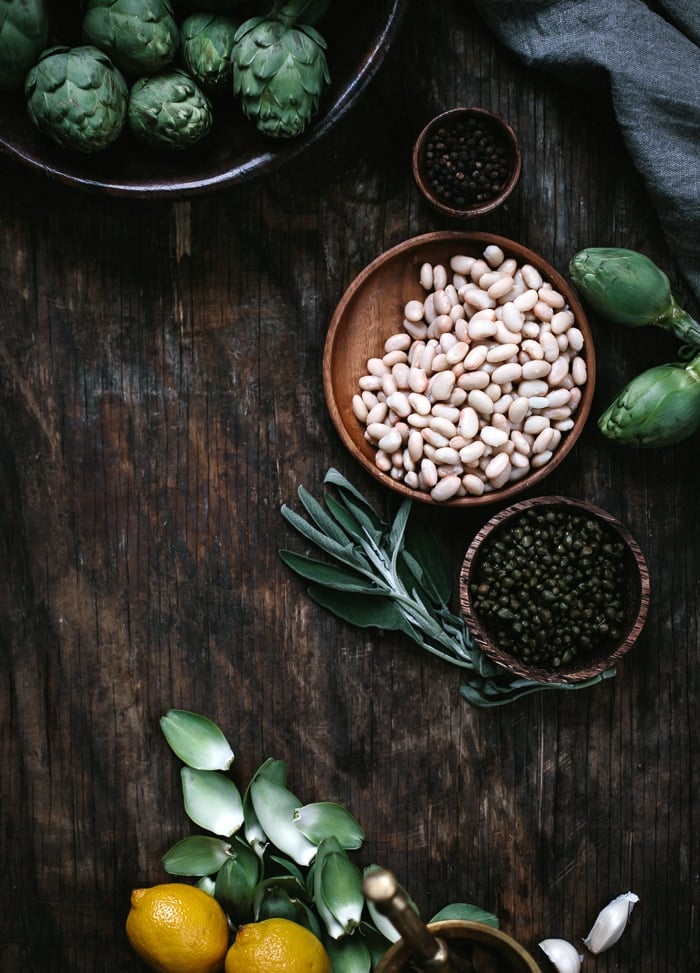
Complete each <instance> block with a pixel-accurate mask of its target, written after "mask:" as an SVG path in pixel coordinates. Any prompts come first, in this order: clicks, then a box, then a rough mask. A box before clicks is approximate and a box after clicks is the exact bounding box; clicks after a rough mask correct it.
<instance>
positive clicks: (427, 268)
mask: <svg viewBox="0 0 700 973" xmlns="http://www.w3.org/2000/svg"><path fill="white" fill-rule="evenodd" d="M420 284H421V287H422V288H423V290H426V291H431V290H432V289H433V265H432V264H430V263H424V264H423V265H422V267H421V269H420Z"/></svg>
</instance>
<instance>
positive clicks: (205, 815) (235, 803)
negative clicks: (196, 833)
mask: <svg viewBox="0 0 700 973" xmlns="http://www.w3.org/2000/svg"><path fill="white" fill-rule="evenodd" d="M180 776H181V779H182V794H183V798H184V804H185V812H186V813H187V815H188V817H189V818H190V819H191V820H192V821H194V823H195V824H198V825H199V826H200V828H204V829H205V830H206V831H211V832H213V833H214V834H217V835H224V836H226V837H230V836H231V835H232V834H233V833H234V832H235V831H238V829H239V828H240V827H241V825H242V824H243V802H242V801H241V795H240V793H239V792H238V788H237V787H236V785H235V784H234V783H233V781H232V780H229V779H228V777H224V775H223V774H221V773H219V772H218V771H216V770H194V769H193V768H192V767H183V768H182V770H181V771H180Z"/></svg>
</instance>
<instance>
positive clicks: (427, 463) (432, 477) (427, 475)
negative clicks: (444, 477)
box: [420, 457, 438, 487]
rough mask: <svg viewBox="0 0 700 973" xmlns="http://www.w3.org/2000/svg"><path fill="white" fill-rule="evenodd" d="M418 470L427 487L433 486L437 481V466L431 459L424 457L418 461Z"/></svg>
mask: <svg viewBox="0 0 700 973" xmlns="http://www.w3.org/2000/svg"><path fill="white" fill-rule="evenodd" d="M420 471H421V474H422V475H423V479H424V480H425V484H426V486H428V487H434V486H435V484H436V483H437V481H438V475H437V467H436V466H435V463H433V461H432V460H431V459H428V458H427V457H424V458H423V459H422V460H421V463H420Z"/></svg>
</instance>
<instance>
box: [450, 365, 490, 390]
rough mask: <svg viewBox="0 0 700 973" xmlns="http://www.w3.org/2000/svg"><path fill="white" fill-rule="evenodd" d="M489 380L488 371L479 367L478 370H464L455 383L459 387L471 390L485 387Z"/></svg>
mask: <svg viewBox="0 0 700 973" xmlns="http://www.w3.org/2000/svg"><path fill="white" fill-rule="evenodd" d="M490 381H491V379H490V377H489V374H488V372H485V371H482V370H481V369H480V370H479V371H478V372H465V373H464V374H463V375H460V376H459V378H458V379H457V384H458V385H459V387H460V388H461V389H466V390H467V391H471V390H472V389H485V388H487V387H488V385H489V382H490Z"/></svg>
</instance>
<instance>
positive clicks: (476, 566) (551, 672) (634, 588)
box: [460, 496, 649, 683]
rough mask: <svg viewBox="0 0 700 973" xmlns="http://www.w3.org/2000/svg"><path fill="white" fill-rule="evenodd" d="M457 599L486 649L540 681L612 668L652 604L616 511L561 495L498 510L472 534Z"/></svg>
mask: <svg viewBox="0 0 700 973" xmlns="http://www.w3.org/2000/svg"><path fill="white" fill-rule="evenodd" d="M460 602H461V606H462V611H463V613H464V616H465V619H466V621H467V624H468V625H469V627H470V629H471V631H472V634H473V636H474V638H475V640H476V642H477V643H478V645H479V646H480V647H481V648H482V649H483V651H484V652H485V653H486V655H488V656H489V658H490V659H492V660H493V661H494V662H496V663H498V664H499V665H502V666H504V667H505V668H506V669H508V670H509V671H510V672H512V673H515V674H516V675H520V676H523V677H525V678H528V679H535V680H538V681H539V682H544V683H576V682H582V681H583V680H586V679H590V678H593V677H594V676H597V675H600V674H601V673H604V672H606V671H608V670H610V669H612V668H613V667H614V666H615V665H616V664H617V663H618V662H619V660H620V659H621V658H622V657H623V656H624V655H625V654H626V653H627V652H628V651H629V649H630V648H631V647H632V646H633V645H634V643H635V642H636V641H637V639H638V637H639V635H640V633H641V631H642V629H643V627H644V623H645V621H646V616H647V610H648V605H649V573H648V570H647V565H646V562H645V559H644V555H643V554H642V552H641V550H640V548H639V545H638V544H637V542H636V541H635V539H634V538H633V536H632V535H631V534H630V532H629V530H628V529H627V528H626V527H625V526H624V525H623V524H621V523H620V522H619V521H618V520H616V518H615V517H613V516H612V515H611V514H609V513H607V512H606V511H604V510H601V509H600V508H599V507H596V506H594V505H593V504H590V503H587V502H585V501H581V500H574V499H571V498H568V497H562V496H547V497H535V498H532V499H529V500H523V501H521V502H519V503H516V504H513V505H512V506H510V507H508V508H506V509H505V510H502V511H500V512H499V513H498V514H496V515H495V516H494V517H492V518H491V519H490V520H489V521H488V522H487V523H486V524H485V525H484V527H483V528H482V529H481V530H480V531H479V533H478V534H477V535H476V537H475V538H474V540H473V541H472V543H471V545H470V547H469V549H468V551H467V553H466V555H465V558H464V562H463V564H462V570H461V573H460Z"/></svg>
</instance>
